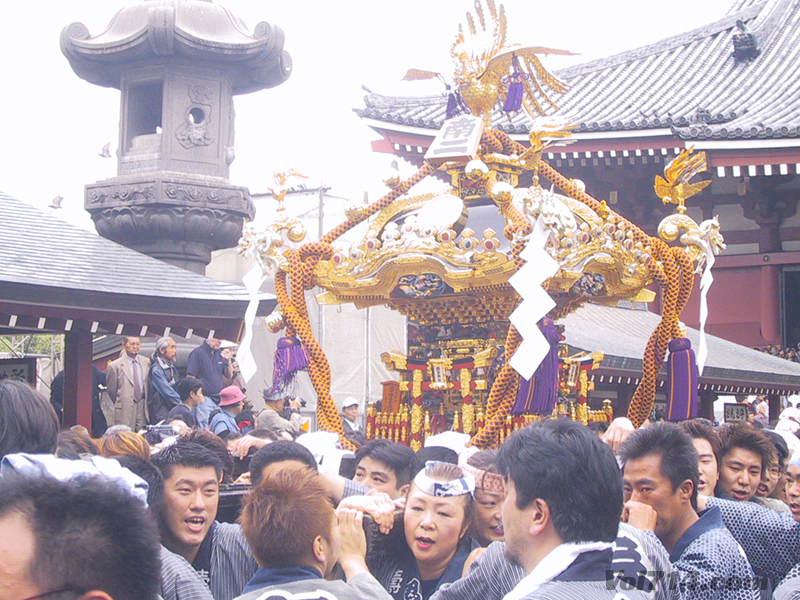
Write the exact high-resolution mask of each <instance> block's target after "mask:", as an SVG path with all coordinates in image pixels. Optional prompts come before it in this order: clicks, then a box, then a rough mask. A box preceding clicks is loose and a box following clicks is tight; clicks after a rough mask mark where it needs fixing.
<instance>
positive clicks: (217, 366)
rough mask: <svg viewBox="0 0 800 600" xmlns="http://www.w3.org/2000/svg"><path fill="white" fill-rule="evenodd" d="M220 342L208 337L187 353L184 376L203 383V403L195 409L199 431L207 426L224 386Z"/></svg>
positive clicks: (224, 366) (226, 367)
mask: <svg viewBox="0 0 800 600" xmlns="http://www.w3.org/2000/svg"><path fill="white" fill-rule="evenodd" d="M221 344H222V340H219V339H217V338H213V337H210V338H208V339H207V340H203V343H202V344H200V345H199V346H198V347H197V348H195V349H194V350H192V351H191V352H190V353H189V362H188V364H187V366H186V374H187V375H191V376H192V377H197V378H198V379H199V380H200V381H202V382H203V392H204V395H205V398H206V399H205V401H204V402H203V403H202V404H200V405H199V406H198V407H197V410H196V416H197V425H198V427H199V428H200V429H205V428H206V427H207V426H208V419H209V417H210V415H211V413H212V412H213V411H215V410H216V409H217V405H218V404H219V393H220V392H221V391H222V388H223V386H224V385H225V384H224V381H223V377H224V375H225V373H226V372H227V369H228V364H227V363H226V362H225V359H224V358H223V357H222V354H221V353H220V349H219V348H220V345H221Z"/></svg>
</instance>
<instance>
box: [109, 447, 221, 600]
mask: <svg viewBox="0 0 800 600" xmlns="http://www.w3.org/2000/svg"><path fill="white" fill-rule="evenodd" d="M115 460H116V461H117V462H118V463H119V464H120V465H122V466H123V467H125V468H126V469H128V470H129V471H131V472H132V473H134V474H136V475H138V476H139V477H141V478H142V479H144V480H145V481H146V482H147V514H148V516H149V517H150V518H151V519H153V521H154V522H158V521H157V520H158V515H159V512H160V510H161V503H162V500H163V498H164V478H163V477H162V476H161V471H159V470H158V469H157V468H156V466H155V465H153V463H151V462H150V461H147V460H145V459H143V458H140V457H138V456H130V455H127V456H118V457H116V458H115ZM159 559H160V562H161V598H162V600H213V597H212V596H211V591H210V590H209V589H208V586H207V585H206V584H205V582H204V581H203V580H202V579H201V578H200V575H198V573H197V571H195V570H194V569H193V568H192V565H190V564H189V563H188V562H187V561H186V559H185V558H183V557H182V556H179V555H177V554H175V553H173V552H170V551H169V550H167V548H166V547H165V546H163V545H162V546H161V548H160V552H159Z"/></svg>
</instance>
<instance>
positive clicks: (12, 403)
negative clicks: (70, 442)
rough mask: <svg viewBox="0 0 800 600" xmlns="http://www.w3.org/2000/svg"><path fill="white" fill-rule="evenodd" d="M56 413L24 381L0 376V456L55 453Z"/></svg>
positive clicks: (1, 457)
mask: <svg viewBox="0 0 800 600" xmlns="http://www.w3.org/2000/svg"><path fill="white" fill-rule="evenodd" d="M57 445H58V416H57V415H56V412H55V410H54V409H53V407H52V405H51V404H50V402H49V401H48V400H47V398H45V397H44V396H43V395H42V394H41V393H39V392H37V391H36V390H35V389H34V388H32V387H31V386H30V385H28V384H27V383H25V382H24V381H19V380H17V379H2V380H0V460H2V459H3V457H4V456H5V455H6V454H14V453H17V452H26V453H28V454H55V451H56V446H57Z"/></svg>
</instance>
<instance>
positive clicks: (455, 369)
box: [240, 49, 724, 450]
mask: <svg viewBox="0 0 800 600" xmlns="http://www.w3.org/2000/svg"><path fill="white" fill-rule="evenodd" d="M522 50H524V49H522ZM516 52H521V50H519V49H518V50H516ZM494 56H495V58H496V57H497V56H503V54H502V53H499V54H498V53H497V52H496V53H495V55H494ZM491 60H494V59H491ZM490 62H491V61H490ZM510 65H511V63H509V64H508V65H506V66H505V67H504V68H505V69H506V70H508V69H509V68H510ZM545 73H546V72H545ZM547 75H548V76H549V77H552V76H551V75H549V74H547ZM553 79H554V78H553ZM556 81H557V80H556ZM551 87H552V86H551ZM466 96H469V94H466ZM473 96H474V93H473ZM534 97H539V98H540V99H541V94H538V95H537V94H534ZM547 100H548V101H549V99H547ZM542 103H544V101H542ZM484 104H485V102H484ZM481 106H483V105H481ZM491 106H493V104H490V109H489V110H491ZM470 108H472V106H470ZM481 110H484V109H480V110H476V109H472V113H473V114H466V115H459V116H456V117H454V118H451V119H449V120H446V121H445V122H444V124H443V126H442V128H441V130H440V131H439V134H438V135H437V137H436V139H435V140H434V142H433V144H432V145H431V147H430V149H429V150H428V152H427V154H426V156H425V164H424V166H423V167H422V168H420V169H419V171H417V173H415V174H414V175H413V176H412V177H410V178H409V179H407V180H405V181H401V180H400V178H399V177H398V176H394V177H391V178H389V179H387V180H385V184H386V185H387V187H388V188H389V191H388V193H387V194H386V196H384V197H383V198H381V199H379V200H378V201H376V202H374V203H372V204H370V205H358V206H356V205H354V206H352V207H350V208H348V210H347V211H346V215H347V220H346V221H345V222H343V223H342V224H340V225H339V226H337V227H336V228H334V229H333V230H331V231H330V232H328V233H327V234H326V235H325V236H323V237H322V238H321V239H320V240H319V241H316V242H307V243H301V242H302V241H303V240H304V238H305V231H304V230H303V228H302V225H301V224H300V223H299V222H297V221H295V220H293V219H291V218H282V219H280V220H278V221H276V222H274V223H272V224H271V225H270V226H269V227H268V228H267V230H266V231H261V232H259V231H256V230H255V229H254V228H253V227H252V226H250V225H248V226H246V227H245V232H244V235H243V238H242V240H241V242H240V250H241V251H242V252H245V253H253V254H254V255H255V256H256V258H257V260H258V262H259V263H260V264H261V265H262V267H263V268H264V270H265V272H274V273H275V274H276V293H277V295H278V301H279V307H278V309H276V313H274V314H273V315H272V316H271V317H270V318H268V326H269V327H270V328H271V330H273V331H275V332H277V331H280V330H281V329H282V328H283V327H286V329H287V331H288V332H289V333H290V334H292V335H296V336H297V337H299V338H300V339H301V341H302V342H303V344H304V345H305V346H306V347H307V349H308V351H309V356H310V362H311V364H310V366H309V374H310V375H311V379H312V383H313V384H314V387H315V390H316V391H317V393H318V406H319V407H320V408H318V424H319V426H320V428H321V429H327V430H329V431H336V432H338V433H341V421H340V420H339V416H338V412H337V411H336V407H335V405H334V404H333V401H332V399H331V398H330V374H329V369H328V371H327V376H326V368H327V360H326V359H325V357H324V353H322V351H321V348H319V345H318V343H316V340H315V339H314V338H313V334H312V333H311V328H310V327H309V326H307V321H308V316H307V315H308V310H307V307H306V305H305V291H306V290H310V289H311V288H312V287H313V286H319V287H320V288H322V289H323V290H324V291H323V292H322V293H320V294H318V295H317V296H316V299H317V301H318V302H319V303H322V304H337V303H353V304H354V305H355V306H357V307H359V308H363V307H368V306H375V305H386V306H389V307H391V308H393V309H395V310H398V311H399V312H401V313H402V314H404V315H406V316H407V317H408V318H409V321H410V323H412V324H413V327H412V328H410V329H413V330H414V331H415V332H416V333H414V336H415V339H409V345H410V348H411V350H410V351H409V354H408V355H406V354H404V353H401V352H398V351H396V350H393V349H387V350H386V352H385V353H384V354H383V355H382V360H383V362H384V364H385V366H386V368H387V370H389V371H394V372H397V373H398V374H399V381H391V382H386V383H385V384H384V394H383V398H382V399H381V404H382V406H381V410H380V411H378V410H377V409H376V407H375V405H370V407H369V409H368V412H367V437H368V438H370V437H372V438H388V439H393V440H395V441H398V442H401V443H405V444H408V445H410V446H411V447H412V448H413V449H415V450H417V449H419V448H420V447H421V446H422V445H423V443H424V440H425V437H426V436H428V435H431V434H435V433H439V432H441V431H443V430H445V429H451V430H455V431H461V432H464V433H467V434H469V435H470V436H472V443H474V444H475V445H478V446H479V447H494V446H496V445H497V444H499V443H501V442H502V441H503V439H505V437H506V436H507V435H509V434H510V433H511V431H513V430H514V429H516V428H518V427H521V426H523V425H525V424H527V423H529V422H531V421H533V420H536V419H539V418H546V417H550V416H553V415H555V416H565V417H570V418H573V419H576V420H580V421H582V422H583V423H588V422H591V421H598V420H599V421H610V420H611V419H612V417H613V413H612V410H611V406H610V402H606V403H604V406H603V408H602V409H599V410H589V408H588V404H587V396H588V392H589V391H591V389H592V384H591V382H590V381H589V377H588V371H590V370H591V369H593V368H597V367H598V366H599V365H600V363H601V361H602V353H601V352H592V353H588V354H587V353H581V354H579V355H575V356H567V355H566V349H565V348H562V349H561V350H560V355H559V367H558V378H557V379H558V383H557V385H558V396H559V401H558V402H557V403H556V405H555V406H554V407H553V409H552V411H550V412H548V414H512V407H513V406H514V403H515V399H516V396H517V394H518V391H519V388H520V375H519V374H518V373H517V372H516V371H515V370H514V369H513V368H512V367H511V366H510V364H509V361H510V360H511V357H512V356H513V355H514V353H515V352H517V351H518V349H519V347H520V345H521V344H522V343H523V342H524V340H523V338H522V336H521V334H520V332H519V331H518V329H517V327H516V326H515V325H514V324H513V323H510V321H509V319H510V317H511V315H512V313H513V312H514V311H515V310H516V309H517V308H518V307H520V308H521V309H524V308H525V306H526V305H528V304H527V303H530V304H531V306H533V305H534V304H535V301H534V300H530V299H527V298H524V297H523V296H522V295H521V294H520V292H519V291H518V289H516V287H519V285H518V284H517V285H516V287H515V282H514V281H513V280H512V277H513V276H514V275H515V274H516V273H518V272H520V271H521V269H522V268H523V267H524V266H525V265H526V264H527V263H528V262H530V263H531V264H536V261H537V259H535V258H534V259H533V260H530V261H526V259H525V258H523V256H521V255H522V254H524V253H525V252H526V247H527V246H528V245H529V244H531V245H534V244H541V247H537V248H533V247H531V248H530V249H529V253H528V255H527V256H528V258H529V259H530V258H531V257H535V254H532V252H534V251H535V252H539V253H540V256H542V257H544V256H545V255H546V256H547V257H549V258H548V259H547V260H552V261H554V263H555V268H554V270H553V272H552V274H551V275H550V276H548V277H547V278H546V279H545V280H544V281H542V282H541V286H540V287H541V288H542V289H543V290H544V292H546V293H547V295H548V296H549V297H550V298H551V299H552V300H551V301H550V302H551V304H550V305H548V306H549V307H548V308H546V309H545V311H544V312H543V313H542V314H538V315H536V318H535V321H539V319H541V318H542V317H544V316H545V314H546V315H547V316H548V317H549V318H552V319H554V320H558V319H559V318H560V317H563V316H564V315H566V314H568V313H569V312H571V311H573V310H575V309H576V308H578V307H579V306H580V305H581V304H583V303H584V302H587V301H592V302H598V303H603V304H608V305H616V304H617V303H618V302H619V301H620V300H629V301H637V302H649V301H651V300H652V299H653V298H654V295H655V294H654V292H653V291H651V290H650V289H647V287H648V286H650V285H651V284H654V283H655V284H657V285H658V286H660V287H661V288H662V291H663V293H664V296H665V298H666V299H667V301H666V302H665V308H664V310H663V311H662V323H661V325H659V329H657V330H656V331H655V332H654V334H653V338H652V339H651V342H652V343H651V344H649V345H648V352H651V353H652V358H653V359H654V360H655V361H656V362H657V363H658V366H659V367H660V364H661V361H662V360H663V357H664V353H665V352H666V345H667V343H668V342H669V340H670V339H672V338H673V337H677V336H679V335H680V326H679V325H680V324H679V320H678V317H679V315H680V311H681V310H682V308H683V305H684V304H685V302H686V299H688V292H690V291H691V286H692V281H693V278H694V271H695V267H696V266H698V267H700V268H701V267H702V262H703V259H704V258H705V257H706V256H707V255H708V253H709V252H717V251H718V250H719V249H720V248H722V247H724V244H723V243H722V237H721V235H720V234H719V225H718V223H717V222H716V221H715V220H710V221H706V222H704V223H702V224H697V223H695V222H694V221H693V220H692V219H690V218H689V217H688V216H686V215H685V214H683V213H684V210H685V209H684V200H685V199H686V197H688V196H689V195H691V194H692V193H697V192H698V191H700V190H701V189H702V188H703V187H705V184H706V183H707V182H699V183H696V184H690V183H689V179H691V178H692V177H694V176H695V175H696V174H697V173H700V172H701V171H703V170H705V156H704V155H703V154H702V153H697V154H695V153H693V152H692V151H691V150H687V151H684V152H682V153H681V154H680V155H678V156H677V157H676V158H675V159H674V160H673V161H672V162H671V163H670V164H669V165H668V166H667V167H666V169H665V177H664V178H661V177H658V178H657V180H658V181H657V182H656V191H657V192H658V194H659V195H660V196H661V197H662V199H664V201H665V202H674V203H676V204H677V205H678V214H675V215H672V216H670V217H667V218H666V219H665V220H664V221H663V222H662V223H661V225H660V226H659V237H651V236H648V235H647V234H645V233H644V232H643V231H641V229H639V228H638V227H637V226H636V225H635V224H633V223H631V222H629V221H628V220H627V219H625V218H624V217H622V216H621V215H619V214H617V213H615V212H614V211H613V210H611V209H610V208H609V207H608V206H607V205H606V203H605V202H603V201H599V200H597V199H595V198H593V197H591V196H590V195H589V194H587V193H586V192H585V190H584V189H583V186H582V184H581V183H580V182H575V181H571V180H568V179H566V178H564V177H563V176H561V175H560V174H559V173H558V172H557V171H556V170H555V169H554V168H552V167H551V166H550V165H548V164H547V163H546V162H545V161H544V160H543V159H542V154H543V151H544V150H545V148H547V147H548V146H550V145H551V144H554V143H559V142H560V141H562V140H563V139H564V138H567V137H569V134H570V133H569V129H570V128H569V124H568V123H566V122H562V121H557V120H554V119H552V118H547V117H539V118H537V119H536V120H533V121H532V125H531V132H530V137H529V145H523V144H520V143H518V142H515V141H512V140H511V139H510V138H509V137H508V136H507V135H506V134H504V133H502V132H500V131H497V130H493V129H490V128H488V127H487V125H486V121H487V119H486V113H485V112H481ZM436 172H440V173H446V174H447V176H448V177H449V180H450V185H449V186H447V187H445V188H444V189H442V190H441V191H439V192H436V193H426V194H419V195H414V194H412V193H410V192H411V189H412V188H413V186H414V185H416V184H417V183H418V182H419V181H421V180H422V179H423V178H425V177H428V176H430V175H433V174H434V173H436ZM541 179H547V180H548V181H549V182H550V184H552V185H553V187H552V188H550V189H548V188H549V187H550V186H548V187H545V186H543V185H542V184H541V183H540V180H541ZM522 180H525V181H526V182H528V181H529V182H530V185H526V186H522V185H521V184H520V181H522ZM692 186H694V187H692ZM555 188H558V189H559V190H560V192H561V193H557V192H555V191H554V189H555ZM491 213H493V217H491V218H489V217H487V215H490V216H491ZM487 221H490V222H491V223H492V224H494V227H492V226H486V223H487ZM364 222H366V223H367V228H366V233H365V234H364V236H363V238H362V239H361V240H360V241H358V242H357V243H354V244H352V245H350V246H349V247H342V246H336V245H335V241H336V240H337V239H338V238H339V237H340V236H341V235H342V234H343V233H344V232H346V231H348V230H349V229H351V228H352V227H355V226H356V225H358V224H360V223H364ZM537 231H538V233H537ZM537 236H538V237H537ZM542 236H543V237H542ZM675 241H677V242H678V243H677V244H673V245H669V244H668V242H675ZM687 290H688V291H687ZM673 297H674V300H670V298H673ZM531 318H533V317H531ZM651 346H652V347H651ZM651 362H652V361H651ZM645 363H648V361H647V360H645ZM651 370H652V369H651ZM656 375H657V370H656V371H655V372H653V373H649V374H648V373H647V372H645V373H644V374H643V379H642V384H641V385H640V390H637V395H636V396H634V399H633V401H632V403H631V410H632V412H633V414H631V413H629V416H631V417H632V420H634V423H636V421H637V420H639V417H640V414H645V415H646V414H648V413H649V411H650V407H651V406H652V402H653V399H654V395H655V377H656ZM641 420H644V418H641ZM636 424H637V425H638V423H636ZM342 440H343V441H342V443H343V445H345V446H346V445H347V443H346V441H344V438H342Z"/></svg>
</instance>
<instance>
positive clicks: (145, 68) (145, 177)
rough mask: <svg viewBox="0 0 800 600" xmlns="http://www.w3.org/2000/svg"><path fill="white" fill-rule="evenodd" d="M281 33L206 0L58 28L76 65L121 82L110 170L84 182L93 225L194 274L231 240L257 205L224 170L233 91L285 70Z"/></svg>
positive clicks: (263, 83) (263, 84) (278, 79)
mask: <svg viewBox="0 0 800 600" xmlns="http://www.w3.org/2000/svg"><path fill="white" fill-rule="evenodd" d="M283 41H284V36H283V32H282V31H281V29H280V28H278V27H276V26H274V25H270V24H269V23H266V22H262V23H259V24H258V25H257V26H256V28H255V30H254V31H253V33H249V32H248V30H247V28H246V26H245V24H244V23H243V22H242V21H241V20H240V19H239V18H238V17H236V16H235V15H233V14H232V13H231V12H230V11H228V10H227V9H225V8H223V7H222V6H219V5H217V4H214V3H212V2H210V1H203V0H159V1H155V0H145V1H142V2H139V3H137V4H133V5H131V6H128V7H126V8H123V9H122V10H120V11H119V12H118V13H117V14H116V15H114V17H113V18H112V19H111V23H110V24H109V25H108V27H107V28H106V30H105V31H103V32H102V33H100V34H98V35H95V36H92V35H90V34H89V32H88V30H87V29H86V27H85V26H84V25H83V24H81V23H73V24H72V25H69V26H67V27H65V28H64V30H63V31H62V33H61V50H62V52H63V53H64V55H65V56H66V57H67V59H68V60H69V63H70V65H71V66H72V69H73V70H74V71H75V73H76V74H77V75H78V76H79V77H81V78H82V79H85V80H86V81H88V82H90V83H93V84H95V85H101V86H104V87H113V88H116V89H118V90H120V92H121V105H120V131H119V150H118V152H117V156H118V166H117V176H116V177H113V178H111V179H107V180H104V181H98V182H96V183H94V184H91V185H87V186H86V191H85V198H84V207H85V208H86V210H87V211H89V213H91V215H92V218H93V220H94V223H95V227H96V228H97V231H98V233H100V235H102V236H104V237H106V238H109V239H112V240H115V241H117V242H120V243H122V244H124V245H126V246H128V247H130V248H134V249H135V250H138V251H140V252H143V253H145V254H148V255H150V256H153V257H155V258H159V259H162V260H165V261H167V262H170V263H172V264H176V265H178V266H181V267H184V268H187V269H190V270H192V271H196V272H199V273H203V272H204V271H205V266H206V265H207V264H208V263H209V261H210V260H211V252H212V251H213V250H217V249H220V248H229V247H232V246H235V245H236V244H237V242H238V240H239V237H240V235H241V232H242V225H243V222H244V220H245V219H252V218H253V216H254V214H255V209H254V206H253V202H252V200H251V199H250V192H249V191H248V189H247V188H245V187H241V186H234V185H232V184H231V183H230V181H229V180H228V174H229V165H230V164H231V162H233V159H234V157H235V151H234V145H233V137H234V110H233V96H234V95H236V94H247V93H250V92H255V91H258V90H262V89H265V88H270V87H274V86H276V85H279V84H281V83H283V82H284V81H286V79H287V78H288V77H289V74H290V73H291V65H292V62H291V57H290V56H289V54H288V53H287V52H286V51H284V50H283Z"/></svg>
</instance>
